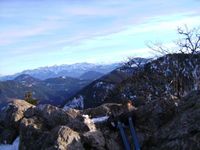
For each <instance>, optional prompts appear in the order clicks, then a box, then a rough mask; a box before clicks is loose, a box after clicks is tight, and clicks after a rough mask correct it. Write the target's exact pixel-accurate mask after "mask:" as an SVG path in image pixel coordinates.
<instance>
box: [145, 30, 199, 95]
mask: <svg viewBox="0 0 200 150" xmlns="http://www.w3.org/2000/svg"><path fill="white" fill-rule="evenodd" d="M177 32H178V35H179V36H180V39H179V40H178V42H176V44H175V45H177V46H178V47H177V48H176V49H172V50H170V49H169V48H166V47H164V46H163V45H162V44H160V43H156V44H151V45H153V46H151V45H147V46H148V47H149V48H150V49H152V51H153V52H156V53H157V54H161V55H166V54H173V53H182V54H188V58H189V59H188V63H189V65H190V69H191V73H192V78H193V80H194V89H195V90H197V89H199V88H200V87H199V86H200V72H199V70H200V68H199V66H198V65H197V59H196V58H194V57H196V56H195V54H199V52H200V32H199V28H193V29H188V27H187V26H185V27H182V28H181V27H178V29H177ZM180 63H181V60H179V57H178V59H177V60H176V64H177V66H178V68H177V70H176V72H175V78H174V79H173V80H172V81H171V83H173V86H174V87H175V89H176V93H177V96H178V97H181V96H182V94H183V91H184V84H183V77H184V74H183V71H184V67H183V66H181V65H180ZM171 83H170V84H169V85H171V86H172V84H171Z"/></svg>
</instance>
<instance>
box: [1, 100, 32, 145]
mask: <svg viewBox="0 0 200 150" xmlns="http://www.w3.org/2000/svg"><path fill="white" fill-rule="evenodd" d="M30 107H34V106H33V105H31V104H29V103H27V102H26V101H23V100H13V101H12V102H11V103H9V105H8V106H6V107H4V108H2V110H1V112H0V126H1V127H0V143H8V144H10V143H12V142H13V141H14V140H15V138H16V137H17V135H18V129H19V124H20V121H21V119H22V118H23V117H24V113H25V111H26V110H27V109H28V108H30Z"/></svg>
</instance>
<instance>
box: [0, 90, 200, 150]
mask: <svg viewBox="0 0 200 150" xmlns="http://www.w3.org/2000/svg"><path fill="white" fill-rule="evenodd" d="M105 115H107V116H110V118H109V119H108V120H107V121H105V122H97V123H94V122H93V121H92V119H91V118H96V117H100V116H105ZM0 116H1V117H0V139H1V140H0V142H1V143H4V141H5V140H6V141H7V142H8V143H12V141H13V140H14V139H15V138H16V137H17V136H19V135H20V146H19V148H20V149H21V150H38V149H41V150H43V149H44V150H46V149H48V150H66V149H69V150H83V149H95V150H96V149H97V150H104V149H108V150H122V149H124V147H123V143H122V140H121V137H120V135H119V132H118V129H117V128H113V127H112V126H111V122H115V121H118V120H120V121H122V122H124V124H125V125H126V120H127V117H129V116H131V117H133V119H134V124H135V128H136V132H137V135H138V138H139V142H140V145H141V149H148V150H149V149H153V150H154V149H155V150H160V149H166V150H168V149H175V150H180V149H183V150H184V149H185V150H186V149H187V150H190V149H191V150H192V149H200V140H199V139H200V92H199V91H194V92H192V93H190V94H189V95H188V96H186V97H185V98H183V99H182V100H180V102H179V104H178V105H177V103H175V102H174V101H173V99H168V100H164V99H162V98H160V99H159V98H158V99H155V100H152V101H151V102H148V103H146V104H144V105H142V106H140V107H138V108H135V107H134V106H132V105H130V104H128V105H127V103H124V104H114V103H112V104H111V103H110V104H104V105H101V106H99V107H97V108H92V109H87V110H82V111H79V110H74V109H69V110H63V109H61V108H57V107H55V106H52V105H48V104H45V105H39V106H36V107H34V106H32V105H31V104H28V103H26V102H25V101H23V100H17V101H14V102H12V103H11V104H10V105H9V106H8V107H7V108H6V109H4V110H2V112H1V114H0ZM125 130H126V134H127V136H128V139H129V141H131V136H130V133H129V132H130V131H129V130H128V128H126V129H125ZM131 146H132V148H133V145H131Z"/></svg>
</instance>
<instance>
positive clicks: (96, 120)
mask: <svg viewBox="0 0 200 150" xmlns="http://www.w3.org/2000/svg"><path fill="white" fill-rule="evenodd" d="M108 118H109V117H108V116H103V117H98V118H92V121H93V122H94V123H98V122H104V121H106V120H107V119H108Z"/></svg>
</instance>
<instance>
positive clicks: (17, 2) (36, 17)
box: [0, 0, 200, 75]
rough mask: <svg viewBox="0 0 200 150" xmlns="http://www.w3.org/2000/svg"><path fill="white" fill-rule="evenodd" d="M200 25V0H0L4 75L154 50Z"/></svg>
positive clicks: (0, 55) (0, 56)
mask: <svg viewBox="0 0 200 150" xmlns="http://www.w3.org/2000/svg"><path fill="white" fill-rule="evenodd" d="M185 24H187V25H188V26H189V27H191V28H192V27H196V26H199V25H200V0H176V1H167V0H57V1H55V0H28V1H27V0H0V60H1V62H0V74H3V75H7V74H13V73H16V72H19V71H22V70H25V69H33V68H37V67H41V66H51V65H60V64H72V63H77V62H91V63H111V62H119V61H124V60H125V59H126V58H127V57H129V56H131V57H134V56H135V57H138V56H140V57H149V56H151V55H152V53H151V52H150V50H149V49H148V48H147V46H146V43H148V42H150V41H153V42H157V41H160V42H162V43H164V44H166V45H170V44H171V42H172V41H174V40H176V39H177V38H178V37H177V34H176V29H177V27H178V26H184V25H185Z"/></svg>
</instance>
